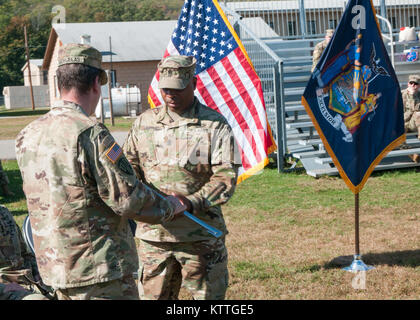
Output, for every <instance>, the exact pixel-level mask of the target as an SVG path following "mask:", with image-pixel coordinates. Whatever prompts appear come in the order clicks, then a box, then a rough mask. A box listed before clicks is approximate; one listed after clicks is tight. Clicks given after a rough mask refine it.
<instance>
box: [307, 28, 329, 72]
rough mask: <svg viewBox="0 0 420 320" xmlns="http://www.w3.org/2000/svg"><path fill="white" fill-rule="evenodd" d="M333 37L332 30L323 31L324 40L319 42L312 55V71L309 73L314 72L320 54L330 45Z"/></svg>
mask: <svg viewBox="0 0 420 320" xmlns="http://www.w3.org/2000/svg"><path fill="white" fill-rule="evenodd" d="M333 35H334V29H327V30H326V31H325V38H324V40H322V41H321V42H319V43H318V44H317V45H316V46H315V48H314V52H313V54H312V69H311V72H314V70H315V67H316V65H317V64H318V62H319V60H320V59H321V56H322V53H323V52H324V50H325V48H326V47H327V45H328V43H330V41H331V38H332V36H333Z"/></svg>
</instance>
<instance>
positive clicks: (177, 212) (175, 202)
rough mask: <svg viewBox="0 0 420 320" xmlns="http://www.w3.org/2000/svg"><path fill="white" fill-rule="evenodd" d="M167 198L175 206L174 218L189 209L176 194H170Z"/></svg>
mask: <svg viewBox="0 0 420 320" xmlns="http://www.w3.org/2000/svg"><path fill="white" fill-rule="evenodd" d="M166 200H168V201H169V202H170V203H171V204H172V206H173V208H174V218H175V217H178V216H180V215H181V214H182V213H183V212H184V211H185V210H187V206H186V205H185V204H184V203H183V202H182V201H180V199H179V198H178V197H176V196H173V195H171V196H168V197H166Z"/></svg>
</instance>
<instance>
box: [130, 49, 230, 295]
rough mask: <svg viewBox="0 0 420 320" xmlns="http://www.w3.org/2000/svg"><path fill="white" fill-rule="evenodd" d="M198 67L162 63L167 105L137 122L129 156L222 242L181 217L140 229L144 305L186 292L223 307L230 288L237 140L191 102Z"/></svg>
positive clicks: (172, 59)
mask: <svg viewBox="0 0 420 320" xmlns="http://www.w3.org/2000/svg"><path fill="white" fill-rule="evenodd" d="M195 65H196V60H195V58H194V57H188V56H169V57H166V58H164V59H163V60H162V61H161V62H160V63H159V65H158V70H159V88H160V92H161V95H162V98H163V100H164V102H165V103H164V105H163V106H160V107H158V108H154V109H150V110H147V111H146V112H144V113H143V114H141V115H140V116H139V117H138V118H137V119H136V121H135V123H134V124H133V127H132V128H131V131H130V133H129V135H128V137H127V140H126V142H125V144H124V151H125V153H126V155H127V159H128V160H129V161H130V162H131V164H132V166H133V168H134V171H135V172H136V174H137V176H138V177H139V178H141V179H142V181H144V182H145V183H147V184H149V185H150V186H152V187H154V188H156V189H159V190H160V191H161V192H163V193H165V194H173V195H175V196H176V197H177V198H178V199H179V200H180V201H181V202H182V203H184V204H185V205H186V207H187V211H189V212H191V213H193V214H194V215H196V216H197V217H198V218H200V219H201V220H203V221H204V222H206V223H208V224H209V225H211V226H213V227H215V228H217V229H219V230H222V231H223V233H224V235H223V236H222V237H221V238H218V239H217V238H214V237H213V236H211V235H209V234H208V233H207V232H206V231H205V230H204V229H203V228H201V227H200V226H198V225H197V224H195V223H194V222H192V221H191V220H189V219H187V218H186V217H185V216H184V215H177V216H176V218H175V219H173V220H171V221H168V222H165V223H163V224H161V225H156V226H152V225H150V224H147V223H141V222H138V223H137V224H138V225H139V227H138V228H137V232H136V237H138V238H140V242H139V248H138V253H139V259H140V264H141V269H140V271H139V278H140V279H141V281H140V282H139V292H140V295H141V298H142V299H164V300H169V299H177V298H178V294H179V291H180V287H181V285H183V286H184V287H185V288H187V289H188V290H189V292H190V293H191V294H192V296H193V297H194V299H213V300H215V299H224V297H225V293H226V289H227V286H228V269H227V249H226V246H225V235H226V234H227V229H226V225H225V222H224V219H223V214H222V210H221V205H222V204H224V203H226V202H227V201H228V200H229V199H230V198H231V197H232V195H233V192H234V189H235V186H236V180H237V174H238V164H237V163H235V161H234V160H235V159H234V155H235V140H234V138H233V135H232V129H231V128H230V126H229V124H228V123H227V121H226V119H225V118H224V117H223V116H222V115H221V114H220V113H218V112H216V111H214V110H212V109H210V108H208V107H207V106H205V105H203V104H202V103H200V102H199V101H198V99H197V98H196V97H195V96H194V90H195V88H196V83H197V79H196V77H195V76H194V73H195Z"/></svg>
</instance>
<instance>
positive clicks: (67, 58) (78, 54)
mask: <svg viewBox="0 0 420 320" xmlns="http://www.w3.org/2000/svg"><path fill="white" fill-rule="evenodd" d="M73 63H80V64H84V65H86V66H90V67H93V68H96V69H99V70H101V73H100V74H99V80H100V83H101V85H104V84H106V83H107V82H108V77H107V75H106V72H105V71H104V70H103V69H102V66H101V63H102V54H101V53H100V52H99V51H98V50H96V49H95V48H94V47H91V46H89V45H86V44H78V43H70V44H67V45H65V46H64V47H62V48H60V50H59V51H58V66H59V67H60V66H62V65H65V64H73Z"/></svg>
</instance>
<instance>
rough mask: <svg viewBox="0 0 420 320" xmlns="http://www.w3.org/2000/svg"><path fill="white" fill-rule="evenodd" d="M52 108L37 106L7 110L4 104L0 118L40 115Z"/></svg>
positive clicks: (0, 110) (0, 111)
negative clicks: (33, 108)
mask: <svg viewBox="0 0 420 320" xmlns="http://www.w3.org/2000/svg"><path fill="white" fill-rule="evenodd" d="M49 110H50V108H48V107H47V108H45V107H44V108H35V110H32V109H30V108H29V109H12V110H7V109H6V108H5V107H4V106H1V107H0V119H1V118H2V117H23V116H40V115H43V114H46V113H47V112H48V111H49Z"/></svg>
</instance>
